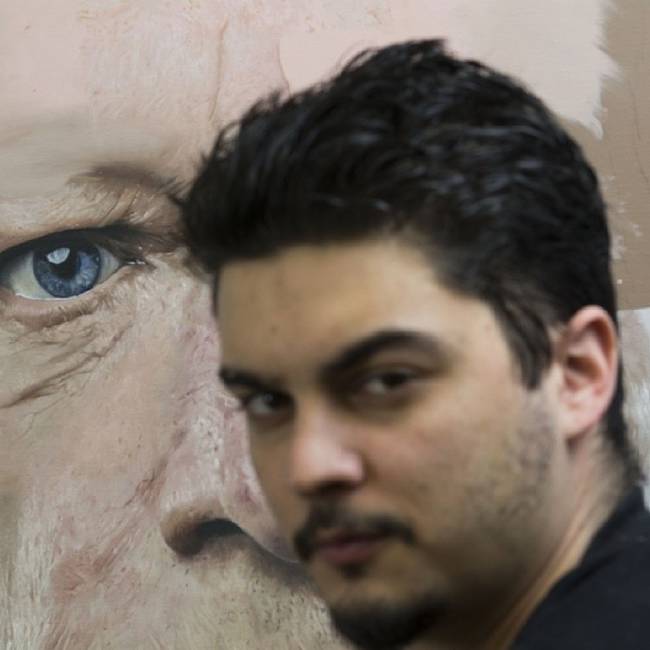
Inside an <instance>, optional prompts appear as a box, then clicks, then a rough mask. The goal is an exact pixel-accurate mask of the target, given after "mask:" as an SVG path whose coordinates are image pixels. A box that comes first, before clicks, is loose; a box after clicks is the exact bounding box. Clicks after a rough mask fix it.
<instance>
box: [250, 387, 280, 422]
mask: <svg viewBox="0 0 650 650" xmlns="http://www.w3.org/2000/svg"><path fill="white" fill-rule="evenodd" d="M241 403H242V408H243V409H244V411H245V412H246V414H247V415H248V417H250V418H253V419H259V420H261V419H265V418H270V417H274V416H277V415H278V414H280V413H283V412H284V411H285V410H286V409H288V408H289V407H290V406H291V400H290V399H289V398H288V397H286V396H284V395H281V394H279V393H255V394H253V395H250V396H248V397H245V398H243V399H242V400H241Z"/></svg>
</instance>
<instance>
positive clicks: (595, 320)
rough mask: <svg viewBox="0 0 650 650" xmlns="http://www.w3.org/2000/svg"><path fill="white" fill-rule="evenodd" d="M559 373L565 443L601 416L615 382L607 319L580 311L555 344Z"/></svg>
mask: <svg viewBox="0 0 650 650" xmlns="http://www.w3.org/2000/svg"><path fill="white" fill-rule="evenodd" d="M555 362H556V363H557V364H558V366H559V368H560V373H561V382H560V390H559V395H558V398H559V400H560V404H559V406H560V408H559V410H558V416H559V418H560V422H559V424H560V427H561V431H562V432H563V433H564V435H565V437H566V439H567V440H570V439H572V438H576V437H577V436H580V435H582V434H583V433H585V432H586V431H588V430H590V429H591V428H592V427H594V426H595V425H597V424H598V423H599V422H600V421H601V419H602V418H603V416H604V415H605V413H606V411H607V409H608V407H609V404H610V402H611V400H612V397H613V395H614V391H615V389H616V382H617V379H618V363H619V351H618V335H617V332H616V327H615V326H614V323H613V321H612V319H611V317H610V315H609V314H608V313H607V312H606V311H605V310H604V309H603V308H602V307H598V306H595V305H590V306H588V307H583V308H582V309H580V310H579V311H577V312H576V313H575V314H574V315H573V317H572V318H571V320H570V321H569V322H568V323H566V325H565V326H564V328H563V329H562V330H561V332H560V334H559V337H558V338H557V340H556V342H555Z"/></svg>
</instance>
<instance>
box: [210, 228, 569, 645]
mask: <svg viewBox="0 0 650 650" xmlns="http://www.w3.org/2000/svg"><path fill="white" fill-rule="evenodd" d="M218 314H219V319H220V323H221V328H222V330H221V331H222V342H223V364H224V366H223V371H222V374H223V377H224V379H225V381H226V382H227V384H228V386H229V388H230V389H231V390H232V391H233V392H234V394H235V395H236V396H237V397H238V398H239V399H240V401H241V403H242V404H243V408H244V410H245V412H246V413H247V417H248V422H249V428H250V441H251V443H250V444H251V450H252V454H253V460H254V464H255V466H256V469H257V472H258V475H259V479H260V482H261V485H262V487H263V489H264V491H265V493H266V495H267V497H268V499H269V502H270V504H271V506H272V509H273V510H274V511H275V514H276V515H277V517H278V520H279V522H280V524H281V527H282V529H283V531H284V533H285V534H286V535H287V536H288V537H289V538H292V539H293V540H294V543H295V546H296V550H297V551H298V553H299V555H300V556H301V559H302V560H303V561H305V562H306V563H307V566H308V569H309V572H310V574H311V575H312V577H313V578H314V579H315V581H316V583H317V585H318V587H319V588H320V590H321V592H322V594H323V595H324V597H325V600H326V602H327V603H328V605H329V606H330V607H331V608H332V610H333V612H334V615H335V617H336V618H337V619H338V623H339V625H340V626H341V629H342V630H343V631H345V632H346V633H347V634H349V635H350V636H351V637H352V638H353V639H355V640H356V641H357V642H359V643H361V644H362V645H364V646H367V647H375V646H374V645H373V644H374V641H373V639H378V644H377V645H376V647H393V646H391V645H390V643H391V642H393V643H394V644H395V645H400V644H402V643H404V642H406V641H408V640H410V639H411V638H413V637H417V636H420V635H422V634H425V633H426V626H427V625H429V624H431V625H433V628H432V631H435V633H436V636H437V637H438V638H439V639H440V638H446V637H447V638H448V639H452V638H454V636H456V635H457V633H458V630H459V629H462V628H463V627H464V628H465V630H466V629H467V621H469V620H471V621H472V624H473V625H475V626H476V632H477V634H480V633H481V632H484V631H485V629H489V626H490V623H491V622H493V621H491V620H490V616H493V617H494V618H495V619H498V616H499V614H501V615H503V611H501V612H499V611H498V608H499V606H503V608H504V609H505V608H506V607H508V606H510V605H511V603H512V602H513V600H514V599H516V596H517V594H518V591H519V590H520V589H521V588H522V585H524V584H526V582H527V581H529V580H530V579H531V576H532V575H534V574H535V572H536V571H537V570H539V567H540V566H541V565H542V564H543V562H544V561H545V560H546V559H547V557H546V553H547V549H549V548H552V547H553V545H554V543H556V542H557V540H558V539H559V536H560V534H561V530H562V528H563V526H564V525H566V520H567V517H568V513H567V511H566V510H565V509H564V508H563V506H562V505H558V502H560V501H561V499H560V492H559V487H558V486H559V485H560V484H561V480H559V479H558V477H559V476H561V472H562V471H563V470H562V467H563V464H562V463H563V461H562V454H561V448H560V444H561V443H560V437H559V435H558V432H557V429H558V425H557V424H556V413H555V409H554V406H553V398H552V396H553V394H554V391H556V390H557V386H559V383H558V376H557V375H558V372H557V369H556V368H555V367H554V366H552V367H551V369H550V370H549V371H548V373H547V374H546V375H545V378H544V380H543V382H542V385H541V387H540V388H538V389H536V390H534V391H530V390H528V389H526V388H525V387H524V386H523V385H522V383H521V381H520V379H519V377H518V369H517V366H516V364H515V362H514V360H513V357H512V354H511V353H510V351H509V348H508V346H507V343H506V341H505V338H504V335H503V331H502V329H501V328H500V326H499V324H498V323H497V320H496V319H495V316H494V314H493V312H492V311H491V309H490V308H489V307H488V306H487V305H486V304H485V303H483V302H481V301H479V300H477V299H474V298H470V297H466V296H463V295H461V294H459V293H457V292H455V291H451V290H449V289H447V288H445V287H444V286H443V285H442V284H441V283H440V282H439V281H438V280H437V279H436V278H435V274H434V272H433V271H432V269H431V265H430V264H429V262H428V261H427V260H425V258H424V256H423V255H422V254H420V253H419V252H418V251H417V250H415V249H414V248H413V247H412V246H410V245H407V244H404V243H400V242H399V241H397V240H383V241H368V242H365V243H355V244H348V245H329V246H322V247H311V246H300V247H295V248H290V249H288V250H286V251H283V252H281V253H279V254H276V255H275V256H273V257H271V258H267V259H262V260H256V261H245V262H235V263H232V264H229V265H226V267H225V269H224V272H223V274H222V276H221V280H220V284H219V300H218ZM495 610H496V611H495ZM481 613H484V615H483V617H482V614H481ZM382 643H385V644H387V645H385V646H384V645H382ZM454 647H456V646H454Z"/></svg>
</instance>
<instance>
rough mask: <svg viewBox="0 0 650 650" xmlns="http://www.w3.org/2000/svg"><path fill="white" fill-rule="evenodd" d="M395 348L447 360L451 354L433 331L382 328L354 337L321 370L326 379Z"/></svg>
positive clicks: (323, 378) (325, 380)
mask: <svg viewBox="0 0 650 650" xmlns="http://www.w3.org/2000/svg"><path fill="white" fill-rule="evenodd" d="M396 348H410V349H414V350H417V351H421V352H423V353H426V354H428V355H430V356H433V357H435V358H437V359H439V360H440V361H441V362H444V361H445V360H446V359H447V358H448V356H449V351H448V349H447V346H445V345H443V343H442V342H441V341H440V340H439V339H438V338H437V337H435V336H433V335H432V334H425V333H423V332H418V331H412V330H403V329H394V330H380V331H378V332H375V333H373V334H371V335H369V336H367V337H365V338H363V339H361V340H359V341H355V342H354V343H352V344H350V345H349V346H347V347H346V348H344V349H343V351H342V352H340V353H339V354H337V355H336V357H335V358H334V359H333V360H331V361H328V362H327V363H326V364H325V366H324V367H323V368H322V370H321V373H320V374H321V379H322V381H323V382H324V383H327V382H328V381H329V380H331V379H333V378H335V377H337V376H340V375H341V374H344V373H345V372H348V371H350V370H352V369H353V368H355V367H357V366H359V365H361V364H363V363H364V362H367V361H369V360H370V359H371V358H372V357H373V356H375V355H376V354H379V353H380V352H385V351H386V350H391V349H396Z"/></svg>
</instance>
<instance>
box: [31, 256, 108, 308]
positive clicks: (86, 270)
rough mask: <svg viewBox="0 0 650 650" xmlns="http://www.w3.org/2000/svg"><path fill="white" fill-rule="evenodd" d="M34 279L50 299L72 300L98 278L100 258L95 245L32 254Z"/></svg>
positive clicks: (100, 267)
mask: <svg viewBox="0 0 650 650" xmlns="http://www.w3.org/2000/svg"><path fill="white" fill-rule="evenodd" d="M32 266H33V272H34V278H35V279H36V281H37V282H38V284H39V286H40V287H41V288H42V289H43V290H44V291H46V292H47V293H48V294H49V295H50V296H52V297H53V298H72V297H74V296H78V295H80V294H82V293H86V291H90V290H91V289H92V288H93V287H94V286H95V285H96V284H97V280H98V279H99V277H100V274H101V270H102V258H101V255H100V252H99V250H98V248H97V246H94V245H92V244H80V245H79V244H77V245H74V244H73V245H70V246H60V247H59V248H54V249H52V248H50V249H48V248H47V247H46V248H43V249H41V250H37V251H34V255H33V262H32Z"/></svg>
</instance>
